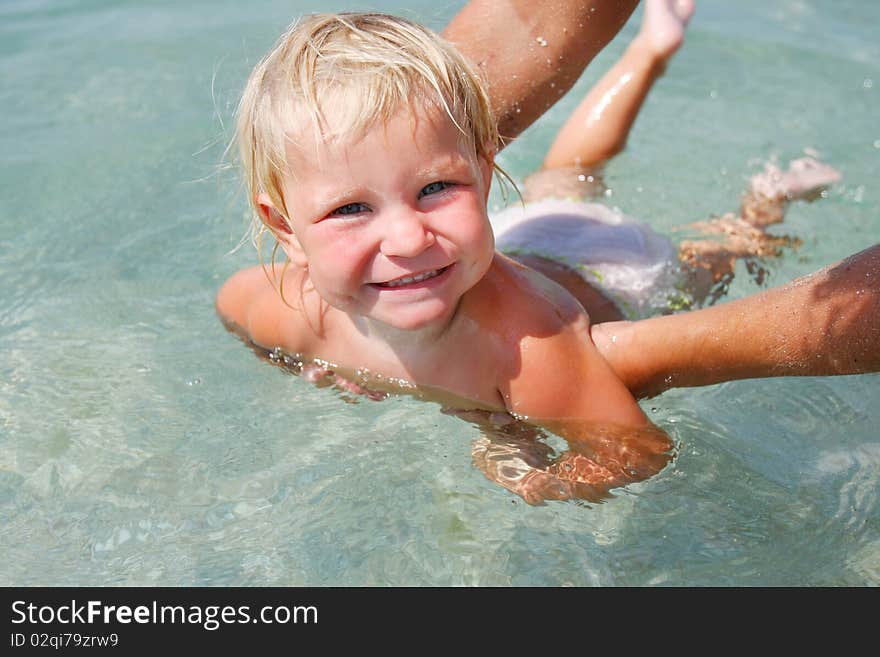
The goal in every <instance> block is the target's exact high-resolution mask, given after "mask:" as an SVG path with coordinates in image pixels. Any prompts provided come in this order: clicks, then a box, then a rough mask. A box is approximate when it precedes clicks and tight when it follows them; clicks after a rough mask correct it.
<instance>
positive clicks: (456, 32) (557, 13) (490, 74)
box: [444, 0, 638, 140]
mask: <svg viewBox="0 0 880 657" xmlns="http://www.w3.org/2000/svg"><path fill="white" fill-rule="evenodd" d="M637 4H638V0H547V1H546V2H540V3H537V2H534V0H471V2H469V3H468V4H467V5H466V6H465V7H464V8H463V9H462V10H461V11H460V12H459V13H458V15H456V16H455V18H453V19H452V21H451V22H450V23H449V25H448V26H447V28H446V29H445V30H444V36H446V38H448V39H449V40H450V41H452V42H453V43H455V44H456V45H457V46H458V47H459V48H460V49H461V51H462V52H464V53H465V55H467V56H468V57H469V58H470V59H471V61H473V62H474V63H476V64H477V65H478V66H479V67H480V68H481V69H482V70H483V72H484V74H485V77H486V79H487V80H488V82H489V93H490V95H491V99H492V107H493V109H494V111H495V115H496V116H497V117H498V120H499V128H500V131H501V135H502V137H503V138H505V139H507V140H510V139H513V138H514V137H516V136H517V135H519V133H521V132H522V131H523V130H525V129H526V128H527V127H528V126H529V125H531V124H532V123H533V122H534V121H535V119H537V118H538V117H539V116H540V115H541V114H543V113H544V112H545V111H547V109H548V108H549V107H550V106H552V105H553V104H554V103H555V102H556V101H557V100H559V98H561V97H562V96H563V95H564V94H565V93H566V92H567V91H568V90H569V89H570V88H571V86H572V85H573V84H574V82H575V81H576V80H577V79H578V77H579V76H580V74H581V72H582V71H583V69H584V67H586V65H587V64H588V63H589V62H590V61H591V60H592V59H593V58H594V57H595V56H596V55H597V54H598V53H599V51H601V50H602V48H604V47H605V46H606V45H607V44H608V42H609V41H611V39H612V38H614V36H615V35H616V34H617V33H618V32H619V31H620V28H622V27H623V25H624V24H625V23H626V21H627V19H628V18H629V17H630V15H631V14H632V12H633V10H634V9H635V7H636V5H637Z"/></svg>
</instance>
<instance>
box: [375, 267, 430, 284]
mask: <svg viewBox="0 0 880 657" xmlns="http://www.w3.org/2000/svg"><path fill="white" fill-rule="evenodd" d="M437 273H438V270H436V269H435V270H434V271H426V272H425V273H424V274H416V275H415V276H404V277H403V278H398V279H397V280H396V281H388V282H387V283H385V285H387V286H388V287H398V286H399V285H409V284H410V283H418V282H420V281H423V280H425V279H426V278H433V277H434V276H436V275H437Z"/></svg>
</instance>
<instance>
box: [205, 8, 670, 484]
mask: <svg viewBox="0 0 880 657" xmlns="http://www.w3.org/2000/svg"><path fill="white" fill-rule="evenodd" d="M238 133H239V140H240V141H239V143H240V147H241V152H242V161H243V165H244V168H245V172H246V176H247V180H248V184H249V191H250V198H251V200H252V201H253V204H254V207H255V210H256V215H257V217H258V219H259V221H260V227H261V229H266V230H268V231H270V232H271V233H272V235H273V236H274V237H275V239H276V240H277V242H278V244H279V245H280V247H281V248H282V249H283V250H284V252H285V254H286V255H287V257H288V259H289V265H285V266H283V267H282V266H276V265H275V264H274V262H273V263H272V264H271V265H269V266H267V267H266V268H263V267H253V268H251V269H247V270H244V271H241V272H239V273H237V274H235V275H234V276H233V277H232V278H230V279H229V281H227V282H226V283H225V285H224V286H223V287H222V289H221V290H220V292H219V294H218V297H217V310H218V312H219V314H220V316H221V317H222V318H223V319H224V320H225V321H226V322H227V324H228V325H230V326H232V327H233V328H234V329H235V330H237V331H238V332H239V333H240V334H242V335H243V336H245V337H246V338H247V339H249V340H250V341H252V342H253V343H255V344H257V345H260V346H262V347H265V348H267V349H271V348H275V347H277V348H280V349H281V350H282V351H283V352H285V353H287V354H300V355H305V357H307V358H308V359H312V360H313V361H314V359H319V360H318V362H320V363H321V364H324V365H325V367H326V369H329V370H332V371H333V372H334V373H336V374H339V375H341V376H342V377H343V378H344V379H345V380H348V381H352V382H354V383H356V384H357V385H359V386H363V387H366V388H370V389H383V388H384V389H389V388H390V389H392V390H396V391H400V390H402V389H403V390H408V391H411V392H413V393H414V394H418V395H425V396H430V397H432V398H435V399H440V400H441V401H443V402H445V403H446V405H448V406H454V407H456V408H460V409H475V410H479V411H484V412H488V413H496V414H497V413H499V412H507V413H509V414H511V415H513V416H514V417H517V418H521V419H527V420H528V422H529V423H532V424H535V425H540V426H544V427H547V428H548V429H549V430H551V431H553V432H555V433H557V434H559V435H561V436H563V437H564V438H566V439H567V440H568V441H569V443H570V444H571V445H572V448H573V449H578V448H580V449H582V451H583V452H584V453H585V454H587V455H590V454H592V453H593V451H594V447H592V445H593V444H596V445H598V444H601V445H607V444H613V445H621V446H622V445H626V446H627V448H626V449H623V450H621V451H619V453H616V456H615V462H614V463H613V464H612V463H610V462H607V463H606V465H605V466H604V467H603V483H602V487H603V488H604V487H606V486H612V485H619V484H620V483H624V482H625V481H630V480H632V479H635V478H642V477H645V476H649V475H650V474H652V473H654V472H656V471H657V470H659V469H660V468H662V467H663V465H664V464H665V463H666V460H667V458H668V451H669V449H670V447H671V445H670V443H669V440H668V438H667V437H666V436H665V434H663V433H662V432H661V431H660V430H658V429H657V428H656V427H654V426H653V425H652V424H651V423H650V422H649V421H648V419H647V418H646V416H645V414H644V413H643V412H642V410H641V409H640V408H639V406H638V404H637V403H636V402H635V400H634V399H633V396H632V395H631V394H630V392H629V390H628V389H627V388H626V386H625V385H624V384H623V383H622V382H621V381H620V380H619V379H618V378H617V376H615V374H614V372H613V371H612V370H611V368H610V366H609V365H608V364H607V363H606V362H605V360H604V359H603V358H602V357H601V356H600V355H599V353H598V352H597V350H596V348H595V346H594V345H593V343H592V341H591V340H590V335H589V317H588V315H587V314H586V313H585V312H584V309H583V307H582V306H581V304H580V303H578V301H577V300H576V299H575V297H573V296H572V295H571V294H570V293H569V292H568V291H567V290H565V289H564V288H563V287H561V286H559V285H558V284H556V283H554V282H552V281H551V280H549V279H547V278H546V277H545V276H543V275H541V274H539V273H537V272H535V271H534V270H532V269H530V268H528V267H525V266H523V265H522V264H520V263H518V262H516V261H515V260H513V259H511V258H509V257H506V256H504V255H502V254H500V253H498V252H496V251H495V248H494V247H495V243H494V237H493V232H492V228H491V226H490V223H489V217H488V214H487V209H486V202H487V197H488V194H489V186H490V183H491V178H492V173H493V168H494V162H493V158H494V154H495V150H496V148H497V144H498V135H497V130H496V126H495V121H494V118H493V116H492V113H491V111H490V108H489V103H488V98H487V95H486V91H485V88H484V86H483V83H482V81H481V80H480V79H479V77H478V76H477V75H476V74H475V73H474V71H473V69H472V68H471V66H470V64H469V63H468V62H467V61H466V60H465V59H464V58H463V57H462V56H461V55H460V54H459V53H458V52H457V51H456V50H455V49H454V48H452V47H451V46H450V45H449V44H448V43H446V42H445V41H443V40H442V39H440V38H439V37H438V36H437V35H435V34H434V33H432V32H430V31H428V30H427V29H425V28H423V27H421V26H419V25H416V24H414V23H412V22H410V21H407V20H404V19H400V18H393V17H389V16H382V15H376V14H346V15H322V16H313V17H307V18H304V19H302V20H301V21H299V22H298V23H297V24H296V25H294V26H293V27H292V28H291V29H290V30H289V31H288V32H287V33H286V34H284V35H283V36H282V38H281V39H280V40H279V42H278V43H277V44H276V46H275V47H274V48H273V49H272V51H271V52H270V53H269V54H268V55H267V56H266V57H265V58H264V59H263V61H262V62H261V63H260V64H259V65H258V66H257V67H256V69H255V70H254V71H253V73H252V74H251V76H250V79H249V81H248V83H247V87H246V89H245V92H244V95H243V98H242V102H241V106H240V109H239V119H238ZM267 274H268V275H267ZM279 292H281V294H279ZM496 417H497V415H496ZM624 436H625V437H626V439H625V440H624V439H623V438H622V437H624ZM618 437H620V440H617V438H618ZM606 470H607V471H610V472H611V474H610V475H608V474H607V473H606V472H605V471H606Z"/></svg>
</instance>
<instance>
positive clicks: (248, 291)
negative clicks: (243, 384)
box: [216, 264, 307, 352]
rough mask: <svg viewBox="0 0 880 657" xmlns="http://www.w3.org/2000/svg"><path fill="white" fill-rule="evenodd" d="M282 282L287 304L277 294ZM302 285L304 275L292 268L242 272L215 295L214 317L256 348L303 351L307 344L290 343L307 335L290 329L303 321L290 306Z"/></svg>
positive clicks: (262, 267)
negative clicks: (215, 313) (218, 316)
mask: <svg viewBox="0 0 880 657" xmlns="http://www.w3.org/2000/svg"><path fill="white" fill-rule="evenodd" d="M282 280H283V289H284V292H285V294H284V296H285V298H286V299H287V302H285V300H284V299H282V297H281V294H280V293H279V283H280V282H281V281H282ZM304 282H305V273H304V272H303V271H302V270H299V269H297V268H295V267H287V268H285V267H283V266H282V265H278V264H272V265H265V266H263V265H257V266H254V267H248V268H247V269H242V270H241V271H238V272H236V273H235V274H233V275H232V276H230V277H229V279H227V281H226V282H225V283H224V284H223V286H222V287H221V288H220V291H219V292H218V293H217V299H216V310H217V314H218V315H220V317H221V319H222V320H223V322H224V323H225V324H226V325H227V326H228V327H229V328H231V329H232V330H234V331H235V332H236V333H239V334H241V335H243V336H244V337H246V338H247V339H248V340H250V341H252V342H254V343H256V344H258V345H260V346H263V347H267V348H273V347H281V348H282V349H285V350H286V351H291V352H296V351H306V350H307V345H305V344H299V343H297V344H293V343H292V342H291V340H296V341H299V340H302V339H304V336H306V335H307V333H305V332H303V331H300V330H292V329H294V328H295V327H293V326H292V324H299V323H301V322H303V321H304V314H303V312H302V310H301V309H298V308H296V307H294V306H295V301H296V300H298V299H300V294H299V290H300V289H301V288H302V284H303V283H304Z"/></svg>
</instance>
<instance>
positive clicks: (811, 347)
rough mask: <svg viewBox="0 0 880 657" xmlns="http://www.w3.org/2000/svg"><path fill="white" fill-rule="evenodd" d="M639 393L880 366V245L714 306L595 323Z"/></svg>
mask: <svg viewBox="0 0 880 657" xmlns="http://www.w3.org/2000/svg"><path fill="white" fill-rule="evenodd" d="M591 334H592V337H593V341H594V342H595V344H596V346H597V347H598V348H599V351H600V353H602V355H603V356H604V357H605V359H606V360H607V361H608V362H609V364H610V365H611V367H612V369H613V370H614V371H615V372H616V373H617V375H618V376H619V377H620V378H621V380H622V381H623V382H624V383H625V384H626V385H627V387H628V388H629V389H630V390H631V391H632V392H633V394H634V395H636V396H637V397H644V396H650V395H655V394H658V393H660V392H662V391H663V390H666V389H668V388H675V387H687V386H701V385H710V384H713V383H719V382H721V381H729V380H733V379H748V378H759V377H768V376H827V375H835V374H860V373H865V372H876V371H880V244H877V245H874V246H873V247H871V248H869V249H866V250H864V251H861V252H860V253H857V254H855V255H853V256H851V257H849V258H846V259H844V260H841V261H840V262H837V263H835V264H833V265H830V266H828V267H826V268H824V269H822V270H820V271H818V272H816V273H815V274H811V275H809V276H806V277H803V278H799V279H797V280H795V281H792V282H791V283H789V284H787V285H784V286H781V287H777V288H773V289H770V290H767V291H765V292H761V293H759V294H755V295H752V296H749V297H746V298H743V299H738V300H736V301H731V302H728V303H725V304H721V305H718V306H713V307H711V308H705V309H702V310H698V311H694V312H688V313H682V314H679V315H668V316H663V317H655V318H651V319H647V320H643V321H638V322H609V323H607V324H598V325H595V326H593V327H592V328H591Z"/></svg>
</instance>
